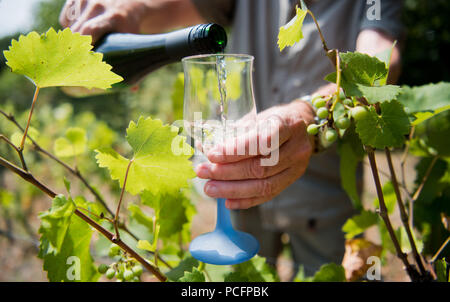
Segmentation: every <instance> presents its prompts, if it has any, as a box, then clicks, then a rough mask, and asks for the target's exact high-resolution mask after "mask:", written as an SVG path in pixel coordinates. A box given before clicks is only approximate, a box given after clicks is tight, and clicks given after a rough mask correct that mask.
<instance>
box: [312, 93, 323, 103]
mask: <svg viewBox="0 0 450 302" xmlns="http://www.w3.org/2000/svg"><path fill="white" fill-rule="evenodd" d="M321 97H322V96H321V95H320V94H318V93H314V94H313V95H312V96H311V103H313V104H314V102H315V101H316V100H317V99H318V98H321Z"/></svg>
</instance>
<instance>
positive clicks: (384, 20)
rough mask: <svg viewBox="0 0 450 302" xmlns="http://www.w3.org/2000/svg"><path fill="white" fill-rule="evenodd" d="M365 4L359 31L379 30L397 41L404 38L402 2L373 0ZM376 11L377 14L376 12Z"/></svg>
mask: <svg viewBox="0 0 450 302" xmlns="http://www.w3.org/2000/svg"><path fill="white" fill-rule="evenodd" d="M366 3H367V4H366V8H365V10H364V13H363V15H362V20H361V29H360V30H361V31H362V30H364V29H379V30H381V31H384V32H386V33H387V34H390V35H391V36H392V37H394V38H395V39H397V40H401V39H402V38H403V37H404V35H405V28H404V26H403V24H402V22H401V13H402V8H403V1H402V0H373V1H367V2H366ZM377 3H379V5H377ZM378 9H379V12H377V10H378Z"/></svg>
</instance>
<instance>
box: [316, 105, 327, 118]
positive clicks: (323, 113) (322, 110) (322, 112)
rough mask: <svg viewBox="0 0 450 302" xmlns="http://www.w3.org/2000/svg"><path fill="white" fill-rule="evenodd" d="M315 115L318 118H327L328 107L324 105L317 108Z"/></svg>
mask: <svg viewBox="0 0 450 302" xmlns="http://www.w3.org/2000/svg"><path fill="white" fill-rule="evenodd" d="M317 116H318V117H319V118H327V117H328V109H327V108H325V107H322V108H319V109H317Z"/></svg>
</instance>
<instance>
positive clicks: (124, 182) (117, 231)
mask: <svg viewBox="0 0 450 302" xmlns="http://www.w3.org/2000/svg"><path fill="white" fill-rule="evenodd" d="M132 163H133V160H130V162H129V163H128V166H127V171H126V172H125V178H124V180H123V186H122V192H120V198H119V204H118V205H117V209H116V215H115V216H114V229H115V230H116V235H115V236H116V238H117V239H119V238H120V233H119V213H120V207H121V206H122V200H123V194H124V193H125V187H126V186H127V179H128V173H129V172H130V167H131V164H132ZM155 257H156V256H155Z"/></svg>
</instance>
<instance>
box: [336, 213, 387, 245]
mask: <svg viewBox="0 0 450 302" xmlns="http://www.w3.org/2000/svg"><path fill="white" fill-rule="evenodd" d="M377 221H378V214H376V213H374V212H372V211H366V210H362V211H361V214H358V215H355V216H353V217H351V218H349V219H347V221H346V222H345V224H344V226H343V227H342V231H343V232H344V233H345V238H347V239H350V238H353V237H355V236H356V235H359V234H361V233H362V232H364V231H365V230H367V229H368V228H369V227H371V226H372V225H374V224H376V223H377Z"/></svg>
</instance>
